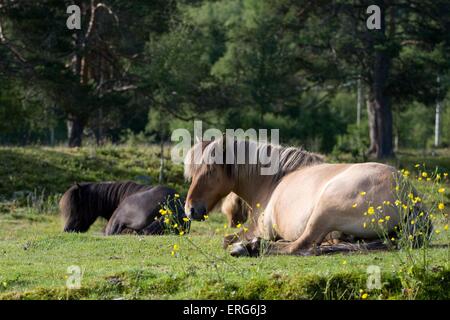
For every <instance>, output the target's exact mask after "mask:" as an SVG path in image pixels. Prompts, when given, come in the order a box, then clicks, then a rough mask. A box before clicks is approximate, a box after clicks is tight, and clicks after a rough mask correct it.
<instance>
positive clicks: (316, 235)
mask: <svg viewBox="0 0 450 320" xmlns="http://www.w3.org/2000/svg"><path fill="white" fill-rule="evenodd" d="M328 221H329V219H328V218H327V216H326V215H323V214H321V213H320V214H314V213H313V215H312V216H311V218H310V220H309V221H308V225H307V227H306V229H305V231H304V232H303V233H302V235H301V236H300V237H299V238H298V239H297V240H295V241H291V242H287V241H277V242H271V243H269V245H268V246H267V248H265V249H264V248H263V249H264V250H263V251H264V253H265V254H299V255H310V254H311V250H313V251H315V250H314V249H315V248H317V247H318V246H320V245H321V243H322V242H323V240H324V239H325V237H326V236H327V235H328V234H329V233H330V232H331V231H332V230H331V228H330V227H329V224H328Z"/></svg>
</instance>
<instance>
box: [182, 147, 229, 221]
mask: <svg viewBox="0 0 450 320" xmlns="http://www.w3.org/2000/svg"><path fill="white" fill-rule="evenodd" d="M219 147H223V139H219V140H216V141H207V142H205V141H204V142H199V143H197V144H195V145H194V146H193V147H192V148H191V149H190V150H189V152H188V153H187V155H186V157H185V171H184V173H185V177H186V178H187V179H190V180H191V185H190V187H189V191H188V195H187V199H186V204H185V213H186V215H187V216H188V217H189V218H191V219H194V220H203V219H204V216H205V215H206V214H207V213H208V212H209V211H210V210H211V209H213V208H214V207H215V206H216V204H217V203H218V202H219V201H220V200H221V199H222V198H224V197H225V196H226V195H227V194H229V193H230V192H231V190H232V189H233V186H234V181H233V179H232V177H231V175H230V174H229V173H228V172H227V165H226V164H225V163H224V161H223V159H224V155H223V154H222V155H221V157H222V161H219V162H221V163H217V161H215V159H216V156H217V155H216V154H215V153H216V152H217V150H218V148H219ZM222 150H223V149H222Z"/></svg>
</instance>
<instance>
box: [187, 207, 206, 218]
mask: <svg viewBox="0 0 450 320" xmlns="http://www.w3.org/2000/svg"><path fill="white" fill-rule="evenodd" d="M205 215H206V208H205V207H204V206H197V207H191V209H190V210H189V216H190V217H191V219H193V220H196V221H203V220H205Z"/></svg>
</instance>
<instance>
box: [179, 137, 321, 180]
mask: <svg viewBox="0 0 450 320" xmlns="http://www.w3.org/2000/svg"><path fill="white" fill-rule="evenodd" d="M225 139H226V138H225V137H222V138H220V139H217V140H213V141H207V142H198V143H196V144H195V145H194V146H193V147H192V148H191V149H190V150H189V151H188V153H187V154H186V157H185V161H184V176H185V178H186V179H191V178H192V177H193V176H195V175H196V174H197V173H198V172H199V171H200V170H201V169H202V168H205V166H206V169H207V170H208V171H210V170H211V169H212V168H213V163H214V159H215V150H216V148H220V147H223V154H224V159H225V158H226V155H225V154H226V147H225V144H226V143H229V142H228V139H227V140H226V141H224V140H225ZM232 143H233V148H234V151H235V152H234V159H233V160H234V162H233V163H234V164H231V165H230V164H224V166H225V167H226V170H225V171H226V172H227V174H228V175H229V176H231V177H240V176H242V175H246V176H248V177H252V176H255V175H257V174H259V173H260V172H261V171H260V170H261V169H262V168H263V167H264V164H262V163H261V162H260V161H259V159H258V160H257V161H256V164H249V163H247V160H248V159H249V157H250V156H255V154H266V155H269V156H272V155H273V152H278V154H279V160H278V164H279V167H278V170H277V173H276V174H274V175H273V179H274V180H279V179H281V178H282V177H284V176H285V175H287V174H288V173H290V172H292V171H295V170H297V169H299V168H301V167H306V166H311V165H315V164H319V163H323V162H324V157H323V156H322V155H320V154H317V153H312V152H308V151H306V150H304V149H303V148H296V147H283V146H280V145H274V144H270V143H258V142H256V141H253V140H241V139H233V141H232ZM243 147H244V148H245V149H244V150H246V153H247V155H246V157H245V159H246V163H244V164H238V161H237V160H238V158H237V157H238V155H237V152H236V150H239V148H243ZM241 150H242V149H241ZM249 150H251V151H249ZM253 153H255V154H253ZM223 162H224V163H225V161H223Z"/></svg>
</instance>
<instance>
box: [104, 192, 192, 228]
mask: <svg viewBox="0 0 450 320" xmlns="http://www.w3.org/2000/svg"><path fill="white" fill-rule="evenodd" d="M176 194H177V193H176V191H175V190H174V189H172V188H170V187H166V186H155V187H153V188H152V189H150V190H145V191H141V192H138V193H135V194H132V195H130V196H128V197H126V198H125V199H124V200H123V201H122V202H121V203H120V205H119V207H118V208H117V209H116V211H115V212H114V214H113V216H112V217H111V220H110V222H109V223H108V226H107V230H106V232H107V233H110V232H111V230H114V229H116V228H117V227H114V225H126V226H127V228H130V229H134V230H141V229H143V228H145V227H147V226H148V225H149V224H150V223H152V222H153V221H154V220H155V218H157V217H158V216H160V214H159V210H160V209H161V208H162V207H163V206H165V205H169V203H170V205H171V206H172V207H173V209H172V210H173V211H175V213H176V214H179V215H181V214H183V212H182V211H183V207H184V204H183V200H182V199H179V198H178V197H176V196H175V195H176Z"/></svg>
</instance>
